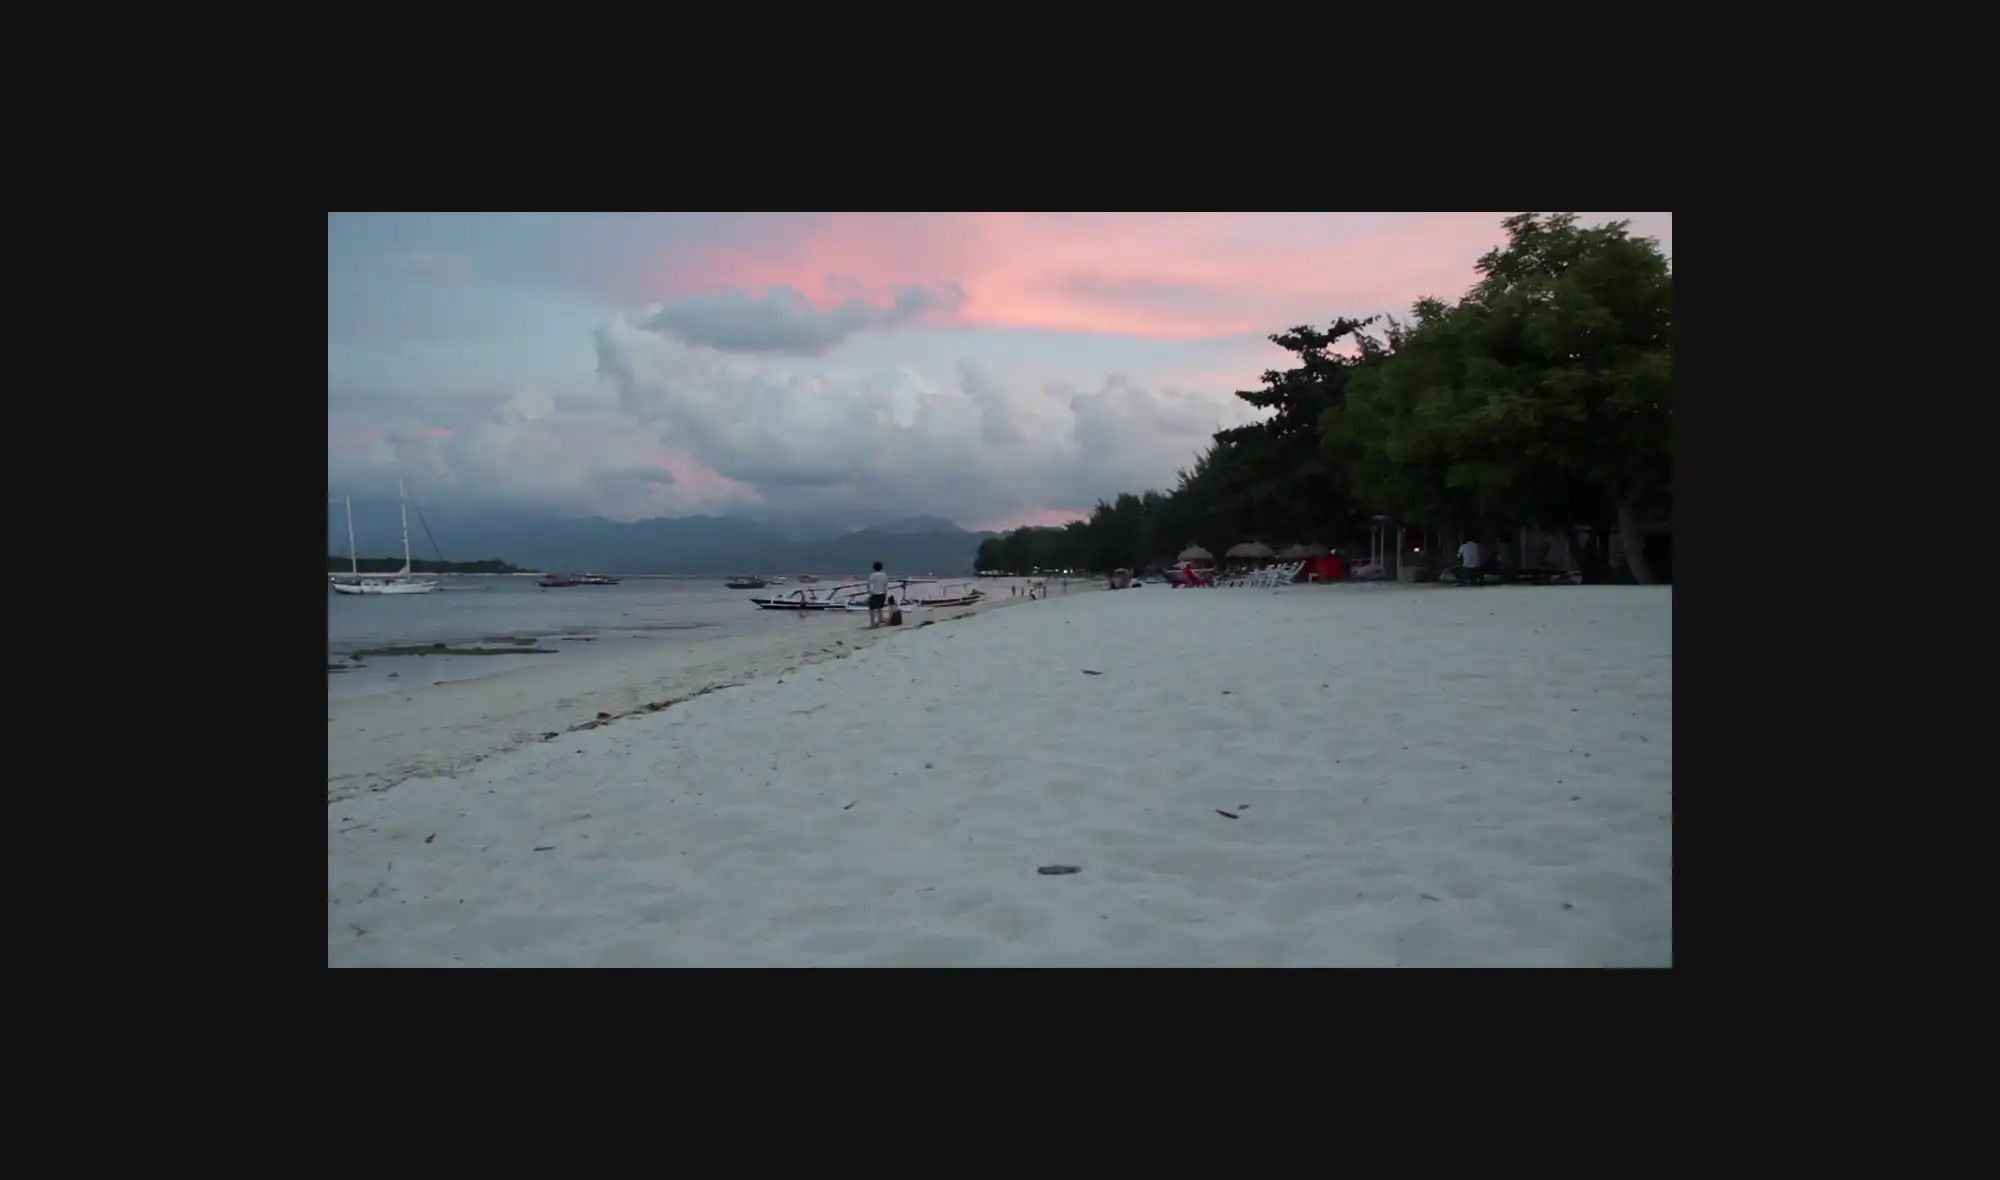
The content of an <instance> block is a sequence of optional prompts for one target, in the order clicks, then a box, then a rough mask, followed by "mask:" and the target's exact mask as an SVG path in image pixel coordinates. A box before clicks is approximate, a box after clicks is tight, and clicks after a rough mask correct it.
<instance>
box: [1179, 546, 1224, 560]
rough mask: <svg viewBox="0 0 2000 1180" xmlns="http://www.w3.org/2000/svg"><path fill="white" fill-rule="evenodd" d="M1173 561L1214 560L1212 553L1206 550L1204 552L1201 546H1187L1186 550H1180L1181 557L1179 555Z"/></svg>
mask: <svg viewBox="0 0 2000 1180" xmlns="http://www.w3.org/2000/svg"><path fill="white" fill-rule="evenodd" d="M1174 560H1175V561H1214V560H1215V554H1213V553H1210V552H1209V551H1208V550H1206V549H1203V548H1202V547H1201V546H1199V545H1189V546H1188V547H1187V548H1185V549H1183V550H1181V555H1180V556H1179V557H1176V558H1174Z"/></svg>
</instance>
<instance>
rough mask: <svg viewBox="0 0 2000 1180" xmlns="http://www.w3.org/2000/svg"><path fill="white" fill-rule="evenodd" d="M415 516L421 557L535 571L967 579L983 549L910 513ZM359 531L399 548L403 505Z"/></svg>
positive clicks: (361, 537) (331, 508) (368, 544)
mask: <svg viewBox="0 0 2000 1180" xmlns="http://www.w3.org/2000/svg"><path fill="white" fill-rule="evenodd" d="M423 521H424V522H426V523H428V525H429V532H430V535H431V536H434V537H435V538H436V541H437V551H433V549H432V547H431V542H430V541H429V540H428V539H426V536H425V531H424V528H423V526H422V524H421V523H420V522H419V519H418V517H417V515H416V514H415V513H414V512H413V513H412V515H411V517H410V534H411V535H410V549H411V552H412V554H413V555H415V556H417V557H421V558H435V557H437V556H438V552H442V554H443V555H444V557H445V558H446V559H448V560H452V561H479V560H483V559H487V558H496V559H499V560H501V561H507V562H511V563H513V564H514V565H517V566H531V567H533V568H536V569H543V570H556V571H574V572H591V573H605V574H737V573H753V572H754V573H767V574H795V573H820V574H859V573H863V572H865V571H866V570H867V569H868V566H869V563H871V562H876V561H879V562H881V563H882V564H883V566H884V567H885V568H887V569H888V570H890V571H891V572H893V573H897V574H911V575H924V574H936V575H938V576H940V577H947V576H952V575H956V574H963V573H968V572H970V571H971V569H972V558H973V554H974V553H975V552H976V551H977V550H978V548H979V543H980V542H981V541H983V540H985V539H986V538H987V537H989V536H992V535H993V534H991V533H973V532H967V531H966V530H964V529H962V528H959V527H958V526H957V525H955V524H953V523H952V522H950V521H948V520H942V519H939V518H937V517H910V518H908V519H905V520H900V521H894V522H891V523H890V524H888V525H881V526H877V527H874V528H867V529H862V530H861V531H859V532H854V533H848V534H846V535H844V536H828V535H827V533H826V532H825V531H824V530H822V529H820V528H815V527H813V525H812V523H811V522H785V523H778V522H764V521H755V520H747V519H742V518H737V517H722V516H686V517H678V518H663V519H656V520H641V521H635V522H633V523H631V524H621V523H619V522H617V521H611V520H604V519H601V518H598V517H588V518H581V519H578V518H564V517H558V516H550V515H546V514H539V513H533V512H523V511H512V510H505V509H483V510H465V509H457V510H453V509H446V508H442V507H440V508H438V509H436V510H431V511H426V512H425V513H424V514H423ZM354 527H355V533H356V535H357V538H358V543H359V545H360V548H361V551H362V552H363V553H365V554H373V555H380V554H384V553H388V552H391V551H392V550H394V549H395V548H397V546H398V545H399V544H400V542H399V539H398V536H399V529H400V527H401V526H400V524H399V523H398V517H397V505H396V502H395V501H394V500H389V501H369V502H363V501H359V500H357V501H355V504H354ZM346 551H347V525H346V520H345V515H344V510H343V509H342V507H341V505H339V504H337V503H336V504H330V505H328V512H327V552H328V553H335V554H338V553H345V552H346Z"/></svg>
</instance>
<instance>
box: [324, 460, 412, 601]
mask: <svg viewBox="0 0 2000 1180" xmlns="http://www.w3.org/2000/svg"><path fill="white" fill-rule="evenodd" d="M396 501H397V504H398V506H399V507H401V509H402V512H403V568H402V569H400V570H397V571H396V572H395V573H393V574H388V575H385V576H383V577H376V578H363V577H362V576H361V558H360V555H359V552H358V551H357V550H356V549H355V548H354V498H353V497H352V496H349V497H346V502H347V560H348V563H349V565H350V566H351V568H352V569H353V572H354V578H355V580H354V581H352V582H334V583H333V584H332V585H333V592H334V593H335V594H429V593H430V592H431V591H433V590H435V589H437V588H438V583H437V582H435V581H424V580H422V579H420V578H413V577H411V576H410V507H409V499H408V497H407V496H406V495H404V493H403V481H402V480H400V479H399V480H397V481H396Z"/></svg>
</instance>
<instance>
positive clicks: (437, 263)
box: [382, 250, 472, 283]
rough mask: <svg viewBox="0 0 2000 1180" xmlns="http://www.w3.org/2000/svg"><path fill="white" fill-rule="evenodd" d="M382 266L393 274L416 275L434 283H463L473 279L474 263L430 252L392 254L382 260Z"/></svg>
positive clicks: (455, 256) (451, 255)
mask: <svg viewBox="0 0 2000 1180" xmlns="http://www.w3.org/2000/svg"><path fill="white" fill-rule="evenodd" d="M382 266H383V269H385V270H387V271H389V272H390V273H391V274H399V275H415V276H416V277H418V278H422V279H429V280H430V281H431V282H433V283H462V282H464V281H465V280H467V279H469V278H471V277H472V263H471V262H470V261H468V260H467V259H464V258H460V257H458V256H457V255H454V254H439V253H436V252H434V251H430V250H414V251H410V252H408V253H404V254H391V255H389V256H388V257H387V258H384V259H383V260H382Z"/></svg>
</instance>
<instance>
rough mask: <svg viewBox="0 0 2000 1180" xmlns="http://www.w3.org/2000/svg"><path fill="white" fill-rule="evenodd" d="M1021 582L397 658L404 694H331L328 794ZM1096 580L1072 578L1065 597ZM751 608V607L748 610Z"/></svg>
mask: <svg viewBox="0 0 2000 1180" xmlns="http://www.w3.org/2000/svg"><path fill="white" fill-rule="evenodd" d="M1026 584H1027V580H1026V579H1008V578H999V579H986V580H984V581H982V582H981V583H980V587H981V589H983V590H985V591H986V593H987V595H988V598H987V599H986V601H984V602H981V603H978V604H976V605H974V606H970V607H952V608H945V609H940V610H931V609H928V608H926V609H923V610H914V611H910V612H908V613H907V615H906V616H905V619H906V622H905V624H904V626H903V627H902V628H884V629H882V630H879V631H869V630H868V629H867V621H868V617H867V616H866V615H865V614H843V615H840V616H838V617H826V616H820V615H814V616H810V617H800V616H796V615H783V616H778V617H777V618H776V619H774V620H773V627H774V630H773V631H771V632H770V633H768V634H759V635H743V636H733V637H730V638H727V639H716V640H708V641H705V642H697V643H691V644H686V645H684V646H679V647H672V648H667V649H665V650H661V649H659V648H657V647H652V648H649V649H647V650H640V651H629V650H628V651H625V652H622V653H620V654H618V655H609V656H607V655H599V654H596V653H592V654H584V653H580V652H565V653H563V654H562V655H560V656H539V657H535V661H534V662H533V663H530V664H527V665H524V666H521V667H519V668H516V669H515V670H512V671H508V672H502V673H499V674H497V675H490V676H484V677H480V678H478V679H475V680H470V681H445V682H443V683H432V682H430V681H428V680H427V678H426V675H425V672H424V667H423V661H422V659H421V657H415V656H410V657H402V659H403V661H404V662H405V663H407V664H408V665H409V667H407V668H404V669H402V674H403V675H404V676H405V677H407V678H408V679H409V680H410V681H411V682H412V688H411V689H410V690H408V691H404V692H396V693H379V694H371V695H369V696H365V697H352V698H347V699H337V700H329V701H328V702H327V708H326V713H327V718H326V719H327V727H326V798H327V802H329V803H334V802H338V801H339V800H342V799H347V798H350V797H352V796H354V795H358V794H362V793H364V792H371V791H382V790H387V789H389V788H391V787H394V786H396V785H397V784H399V783H401V782H403V781H405V780H407V779H411V778H423V777H437V776H445V775H451V774H456V773H460V772H462V771H464V770H466V769H467V768H469V767H471V766H472V765H473V764H475V763H477V762H479V761H481V760H483V759H485V758H489V757H492V756H493V755H495V754H499V753H502V752H504V751H507V750H511V749H514V748H516V747H519V746H523V745H527V744H528V743H531V742H536V741H541V740H543V739H544V736H545V735H547V734H550V733H563V732H567V731H570V730H572V729H576V728H579V727H585V726H588V727H592V728H594V727H596V726H597V725H599V724H601V723H602V722H603V721H604V720H606V719H613V718H619V717H624V716H627V715H630V714H633V713H639V712H646V711H655V710H657V709H660V708H665V707H670V706H672V705H674V704H676V703H678V702H680V701H683V700H687V699H689V698H690V697H694V696H698V695H700V694H702V693H707V692H713V691H715V690H717V689H719V688H724V687H728V686H730V685H736V684H744V683H747V682H749V681H752V680H756V679H760V678H764V679H768V678H772V677H776V676H778V675H781V674H783V673H785V672H788V671H790V670H792V669H793V668H797V667H800V666H802V665H805V664H809V663H814V662H817V661H820V660H827V659H838V658H841V657H843V656H847V655H851V654H853V653H854V652H855V651H857V650H859V649H861V648H864V647H867V646H868V645H870V644H872V643H876V642H878V641H880V640H882V639H885V638H888V637H889V636H890V635H893V634H896V633H898V631H900V630H907V629H912V628H915V627H919V626H922V625H923V624H924V623H926V622H942V621H946V620H950V619H953V618H957V617H961V616H964V615H967V614H979V613H983V612H986V611H991V610H998V609H1000V608H1002V607H1007V606H1018V605H1023V604H1025V603H1026V602H1027V601H1028V600H1027V599H1025V598H1017V597H1012V596H1011V595H1010V594H1009V591H1010V590H1012V589H1015V588H1022V587H1025V586H1026ZM1096 589H1100V587H1099V586H1096V585H1091V584H1084V583H1081V582H1072V583H1071V584H1070V585H1069V586H1068V587H1067V589H1063V588H1061V587H1060V586H1058V588H1057V590H1056V593H1058V594H1060V595H1062V596H1065V597H1067V596H1069V595H1076V594H1083V593H1086V592H1088V591H1091V590H1096ZM751 609H752V608H751V607H750V605H749V604H748V603H747V602H746V603H745V604H744V606H743V610H744V612H745V613H746V614H747V613H749V612H750V610H751Z"/></svg>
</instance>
